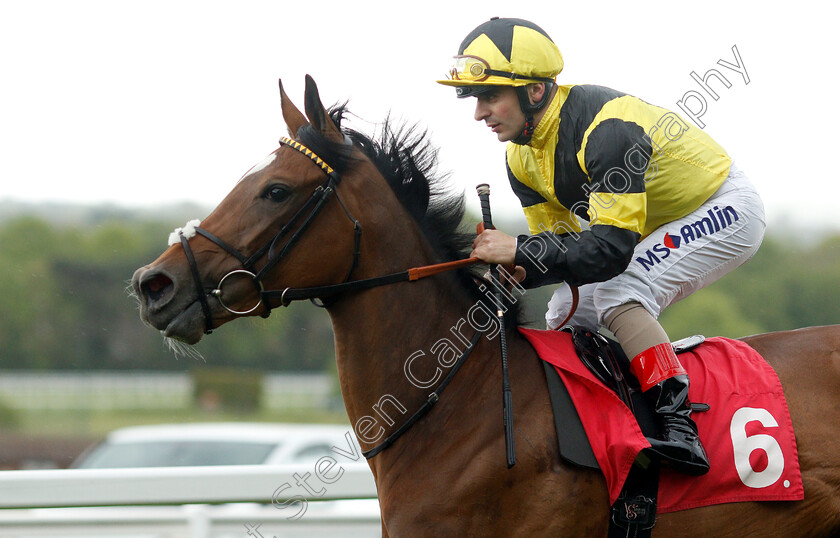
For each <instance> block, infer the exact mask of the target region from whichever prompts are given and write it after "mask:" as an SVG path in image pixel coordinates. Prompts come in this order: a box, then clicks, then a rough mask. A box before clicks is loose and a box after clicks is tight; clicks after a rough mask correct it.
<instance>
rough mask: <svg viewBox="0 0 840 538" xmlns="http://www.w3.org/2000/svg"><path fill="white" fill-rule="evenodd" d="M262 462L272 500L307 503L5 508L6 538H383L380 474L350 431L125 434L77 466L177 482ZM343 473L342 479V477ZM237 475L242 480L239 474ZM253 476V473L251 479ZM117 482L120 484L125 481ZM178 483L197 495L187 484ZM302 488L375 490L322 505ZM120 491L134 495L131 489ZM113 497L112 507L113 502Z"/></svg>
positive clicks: (0, 523)
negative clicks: (357, 484)
mask: <svg viewBox="0 0 840 538" xmlns="http://www.w3.org/2000/svg"><path fill="white" fill-rule="evenodd" d="M325 456H329V457H331V458H332V459H333V461H334V462H337V464H336V465H335V467H333V468H328V467H324V466H323V465H319V464H318V463H317V462H319V461H321V462H322V463H323V462H324V461H325V460H323V459H322V458H324V457H325ZM264 464H265V465H266V474H265V476H266V477H267V478H268V482H269V483H270V486H269V487H268V488H265V492H266V493H268V494H270V493H271V490H272V489H275V488H276V492H275V494H277V493H286V494H289V493H290V492H291V493H292V494H298V496H297V498H300V499H303V502H302V503H301V502H295V503H290V502H289V501H285V502H282V503H274V502H272V503H271V504H258V503H253V502H235V503H230V504H212V505H211V504H182V505H171V506H139V505H138V506H101V507H76V508H35V509H2V510H0V529H3V530H2V531H0V538H18V537H21V538H23V537H31V536H41V537H50V538H57V537H62V538H71V537H72V538H83V537H84V538H87V537H90V536H94V535H95V536H99V537H100V538H104V537H109V538H110V537H113V538H116V537H119V538H240V537H243V536H245V537H253V538H287V537H288V538H291V537H294V538H301V537H313V538H315V537H317V538H327V537H329V538H336V537H343V536H348V537H353V538H365V537H372V538H373V537H377V536H380V533H381V523H380V518H379V503H378V501H377V500H376V498H375V495H376V493H375V491H376V490H375V486H374V484H373V476H372V475H371V474H370V469H369V468H368V465H367V463H366V461H365V459H364V457H363V456H362V455H361V449H360V448H359V446H358V443H357V441H356V438H355V435H354V434H353V431H352V429H351V427H350V426H336V425H314V424H300V425H298V424H262V423H204V424H202V423H192V424H166V425H156V426H136V427H129V428H121V429H119V430H115V431H113V432H111V433H110V434H109V435H108V436H107V437H106V438H105V440H103V441H102V442H101V443H99V444H98V445H96V446H95V447H92V448H91V449H89V450H88V451H86V452H85V453H84V454H82V455H81V456H80V457H79V458H77V460H76V462H75V463H74V465H73V466H74V467H76V468H77V469H85V470H91V472H101V473H110V472H115V473H120V472H128V473H131V474H133V475H137V471H138V468H152V467H158V468H161V467H163V468H164V469H149V473H160V472H164V474H169V472H170V471H176V472H177V470H173V469H165V467H182V466H189V467H188V468H185V469H184V471H185V473H186V474H185V476H192V474H190V472H191V471H194V470H195V469H201V468H202V467H204V466H229V465H242V466H243V467H242V470H243V473H245V470H250V471H248V472H251V473H253V469H254V466H255V465H256V466H262V465H264ZM131 468H134V469H131ZM99 469H101V470H102V471H99ZM205 469H207V468H206V467H205ZM141 470H142V469H141ZM220 470H224V469H221V468H220ZM278 470H280V471H278ZM319 471H321V472H322V474H321V475H320V476H326V477H329V480H327V482H326V483H324V482H320V481H319ZM351 471H353V472H351ZM9 472H10V473H17V472H21V473H23V472H29V473H41V472H43V473H53V474H55V475H56V476H58V475H59V474H61V473H70V471H66V470H50V471H9ZM79 472H87V471H79ZM338 472H341V473H344V474H342V475H340V476H341V478H340V479H339V475H338V474H337V473H338ZM291 473H296V474H294V475H293V474H291ZM233 476H239V475H238V474H237V473H233ZM245 476H254V475H253V474H251V475H247V473H245ZM260 476H263V475H262V474H261V475H260ZM109 480H110V478H109ZM114 480H115V481H117V482H119V479H114ZM178 480H179V483H181V484H185V485H186V486H187V487H189V482H187V481H188V480H189V478H183V479H181V478H179V479H178ZM235 480H237V482H236V483H241V482H243V479H235ZM298 480H301V481H303V482H304V483H305V485H306V487H309V488H311V490H312V492H315V491H316V490H318V491H324V492H327V493H328V492H329V490H330V489H331V488H333V487H338V485H337V484H344V483H346V482H347V481H348V480H349V481H356V480H362V481H363V482H368V481H369V482H370V485H369V486H365V488H364V489H365V490H367V489H370V492H369V494H365V495H363V497H362V498H357V499H344V500H319V494H318V493H315V494H314V495H313V494H310V493H309V490H305V489H303V486H301V485H300V482H298ZM245 482H247V479H245ZM122 483H124V482H122ZM66 487H68V484H67V482H65V481H64V480H60V481H59V482H57V483H56V485H54V486H53V488H60V489H61V491H62V493H61V494H62V498H63V497H64V496H66V495H65V493H64V492H65V491H69V490H67V489H64V488H66ZM122 489H126V490H130V491H134V488H132V487H131V486H126V487H125V488H122ZM71 495H72V494H71ZM106 497H107V496H106ZM287 498H288V497H287ZM107 499H108V500H112V498H111V497H107ZM272 500H273V498H272ZM0 501H2V499H0ZM143 504H147V503H143Z"/></svg>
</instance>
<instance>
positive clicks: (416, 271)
mask: <svg viewBox="0 0 840 538" xmlns="http://www.w3.org/2000/svg"><path fill="white" fill-rule="evenodd" d="M348 143H349V142H348ZM280 144H281V145H284V146H287V147H290V148H292V149H294V150H296V151H298V152H300V153H301V154H303V155H304V156H306V157H308V158H309V159H310V160H311V161H312V162H314V163H315V164H317V165H318V167H319V168H321V170H323V171H324V173H325V174H326V175H327V178H326V179H325V180H324V182H323V183H322V184H321V185H319V186H318V187H317V188H316V189H315V191H314V192H313V193H312V195H311V196H310V197H309V199H308V200H307V201H306V202H305V203H304V204H303V205H302V206H301V207H300V209H298V211H297V212H296V213H295V214H294V215H293V216H292V218H291V219H289V221H288V222H287V223H286V224H285V225H284V226H283V228H281V229H280V231H279V232H277V234H276V235H275V236H274V237H273V238H272V239H271V240H270V241H269V242H267V243H266V244H265V245H263V246H262V248H260V249H258V250H257V251H256V252H255V253H254V254H252V255H251V256H245V255H243V254H242V253H241V252H239V251H238V250H237V249H236V248H235V247H233V246H231V245H230V244H228V243H226V242H225V241H224V240H222V239H221V238H219V237H217V236H216V235H214V234H213V233H211V232H209V231H207V230H205V229H204V228H201V227H199V226H195V227H194V229H195V233H197V234H199V235H201V236H203V237H204V238H206V239H208V240H209V241H211V242H212V243H215V244H216V245H218V246H219V247H220V248H222V249H223V250H224V251H225V252H227V253H228V254H230V255H231V256H233V257H234V258H236V259H237V260H238V261H239V263H241V264H242V267H243V268H242V269H234V270H233V271H230V272H229V273H227V274H226V275H225V276H223V277H222V278H221V279H220V280H219V284H218V285H217V286H216V287H215V288H214V289H212V290H210V291H209V292H208V291H206V290H205V288H204V286H203V285H202V284H201V280H200V275H199V272H198V266H197V264H196V261H195V256H194V255H193V252H192V249H191V248H190V245H189V241H188V239H189V237H187V236H186V235H185V234H184V231H183V230H180V231H179V232H178V233H179V239H180V243H181V245H182V246H183V247H184V252H185V254H186V257H187V262H188V263H189V266H190V271H191V272H192V275H193V281H194V282H195V286H196V291H197V292H198V299H199V302H200V304H201V310H202V313H203V315H204V326H205V329H204V332H205V334H210V333H212V332H213V318H212V314H211V310H210V304H209V302H208V297H215V298H216V299H217V300H218V301H219V304H220V305H221V306H222V308H224V309H225V310H227V311H228V312H230V313H231V314H236V315H246V314H250V313H251V312H254V311H255V310H257V309H258V308H259V307H260V306H261V305H265V312H264V313H263V314H262V316H263V317H268V316H269V314H270V313H271V309H272V306H271V305H270V301H271V299H275V298H279V299H280V304H281V305H282V306H289V304H291V303H292V301H300V300H304V299H309V300H315V299H323V298H325V297H329V296H332V295H336V294H339V293H344V292H349V291H358V290H365V289H370V288H374V287H377V286H384V285H388V284H394V283H397V282H413V281H415V280H420V279H422V278H426V277H429V276H432V275H436V274H439V273H443V272H446V271H451V270H454V269H458V268H461V267H466V266H469V265H473V264H475V263H478V262H479V260H478V258H466V259H463V260H456V261H451V262H445V263H439V264H434V265H425V266H421V267H413V268H410V269H407V270H405V271H400V272H398V273H391V274H388V275H382V276H377V277H372V278H366V279H362V280H350V277H351V275H352V274H353V271H354V270H355V269H356V267H357V266H358V264H359V256H360V248H361V237H362V226H361V224H360V223H359V221H358V220H356V218H354V217H353V215H352V214H351V213H350V211H349V210H348V209H347V206H346V205H345V204H344V202H343V201H342V200H341V197H340V196H339V194H338V192H337V190H336V187H337V186H338V184H339V183H340V181H341V177H340V175H339V174H338V173H337V172H336V171H335V170H334V169H333V168H332V167H331V166H330V165H329V164H327V163H326V162H325V161H324V160H323V159H321V158H320V157H318V155H316V154H315V153H314V152H313V151H312V150H310V149H309V148H307V147H306V146H304V145H303V144H301V143H300V142H297V141H295V140H292V139H290V138H286V137H283V138H281V139H280ZM333 194H335V197H336V199H337V200H338V201H339V203H340V204H341V207H342V209H343V210H344V213H345V214H346V215H347V218H349V219H350V221H351V222H352V223H353V232H354V247H353V262H352V264H351V267H350V271H349V272H348V273H347V278H346V279H345V281H344V282H342V283H340V284H330V285H325V286H316V287H310V288H291V287H288V288H286V289H283V290H266V289H264V287H263V284H262V279H263V278H264V277H265V275H266V273H267V272H268V271H269V270H271V269H272V268H274V267H275V266H276V265H277V264H278V263H279V262H280V261H281V260H282V259H283V258H284V257H285V256H286V255H287V254H288V253H289V251H290V250H291V248H292V247H293V246H294V245H295V244H296V243H297V242H298V240H299V239H300V237H301V236H302V235H303V233H304V232H305V231H306V229H307V228H308V227H309V225H310V224H311V223H312V222H313V220H314V219H315V217H316V216H317V215H318V213H320V212H321V210H322V209H323V208H324V206H325V205H326V203H327V202H328V201H329V199H330V198H331V197H332V195H333ZM307 211H308V214H307ZM301 219H302V223H301V224H300V225H299V226H298V227H297V229H295V231H294V232H293V233H292V234H291V236H290V237H289V238H288V239H287V240H286V242H285V243H284V244H283V245H282V246H280V247H278V243H279V242H280V241H281V239H282V238H283V237H285V236H286V235H288V234H289V233H290V232H291V230H292V228H293V227H294V226H295V224H296V223H297V222H298V221H299V220H301ZM264 256H267V258H268V259H267V261H266V264H265V265H264V266H263V267H262V268H261V269H260V270H256V269H255V264H256V262H257V261H258V260H260V259H261V258H263V257H264ZM234 275H242V276H250V277H251V280H252V281H253V283H254V286H255V287H256V289H257V293H258V294H259V300H258V301H257V302H256V304H255V305H254V306H252V307H251V308H248V309H244V310H234V309H233V308H231V307H230V306H228V305H227V304H225V302H224V300H223V291H222V290H223V287H224V284H225V281H227V280H228V279H229V278H230V277H232V276H234Z"/></svg>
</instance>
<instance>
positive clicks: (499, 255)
mask: <svg viewBox="0 0 840 538" xmlns="http://www.w3.org/2000/svg"><path fill="white" fill-rule="evenodd" d="M470 256H471V257H475V258H478V259H479V260H481V261H483V262H485V263H492V264H497V263H500V264H502V265H510V264H512V263H513V260H514V258H515V257H516V238H515V237H511V236H509V235H508V234H506V233H504V232H500V231H499V230H484V231H483V232H481V233H480V234H479V235H478V236H477V237H476V238H475V241H473V250H472V252H471V253H470Z"/></svg>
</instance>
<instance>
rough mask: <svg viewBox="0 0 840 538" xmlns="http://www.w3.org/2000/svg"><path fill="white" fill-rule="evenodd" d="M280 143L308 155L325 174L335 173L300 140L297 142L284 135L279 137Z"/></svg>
mask: <svg viewBox="0 0 840 538" xmlns="http://www.w3.org/2000/svg"><path fill="white" fill-rule="evenodd" d="M280 143H281V144H283V145H285V146H289V147H290V148H293V149H296V150H298V151H299V152H301V153H303V154H304V155H306V156H307V157H309V158H310V159H312V162H314V163H315V164H317V165H318V166H320V167H321V170H323V171H324V172H326V173H327V175H330V176H332V175H334V174H335V170H333V168H332V167H331V166H330V165H328V164H327V163H325V162H324V160H323V159H322V158H320V157H318V156H317V155H315V152H313V151H312V150H311V149H309V148H307V147H306V146H304V145H303V144H301V143H300V142H297V141H295V140H292V139H291V138H287V137H285V136H284V137H282V138H281V139H280Z"/></svg>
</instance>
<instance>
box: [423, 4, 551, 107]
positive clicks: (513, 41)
mask: <svg viewBox="0 0 840 538" xmlns="http://www.w3.org/2000/svg"><path fill="white" fill-rule="evenodd" d="M562 70H563V56H562V55H561V54H560V49H558V48H557V45H555V44H554V41H552V40H551V38H550V37H549V36H548V34H547V33H546V32H545V30H543V29H542V28H540V27H539V26H537V25H536V24H534V23H532V22H529V21H526V20H522V19H500V18H499V17H493V18H492V19H490V20H489V21H487V22H485V23H484V24H482V25H480V26H478V27H477V28H476V29H475V30H473V31H472V32H470V34H469V35H467V37H466V38H464V41H463V42H462V43H461V46H460V47H459V48H458V55H457V56H455V57H454V62H453V64H452V67H451V68H450V70H449V73H448V78H446V79H443V80H438V82H439V83H440V84H444V85H446V86H455V89H456V91H457V95H458V97H469V96H472V95H478V94H480V93H483V91H485V90H487V89H489V88H488V87H491V86H513V87H520V86H525V85H527V84H532V83H534V82H546V83H553V82H554V77H556V76H557V74H558V73H560V71H562Z"/></svg>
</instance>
